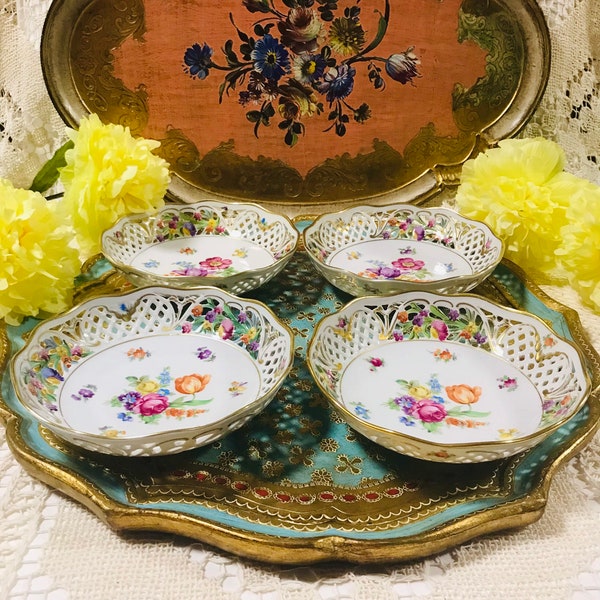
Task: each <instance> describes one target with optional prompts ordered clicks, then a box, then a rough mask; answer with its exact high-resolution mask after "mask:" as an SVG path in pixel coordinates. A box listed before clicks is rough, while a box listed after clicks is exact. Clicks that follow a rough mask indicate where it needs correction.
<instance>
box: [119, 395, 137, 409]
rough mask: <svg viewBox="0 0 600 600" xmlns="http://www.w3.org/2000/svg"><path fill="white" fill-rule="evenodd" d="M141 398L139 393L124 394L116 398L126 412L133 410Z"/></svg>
mask: <svg viewBox="0 0 600 600" xmlns="http://www.w3.org/2000/svg"><path fill="white" fill-rule="evenodd" d="M141 397H142V395H141V394H140V393H139V392H126V393H125V394H121V395H120V396H118V399H119V402H122V403H123V406H124V407H125V409H126V410H133V407H134V406H135V404H136V402H137V401H138V400H139V399H140V398H141Z"/></svg>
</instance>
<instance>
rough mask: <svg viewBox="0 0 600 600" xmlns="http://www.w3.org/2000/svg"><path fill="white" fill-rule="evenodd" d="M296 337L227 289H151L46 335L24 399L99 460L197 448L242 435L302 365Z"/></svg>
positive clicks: (39, 337)
mask: <svg viewBox="0 0 600 600" xmlns="http://www.w3.org/2000/svg"><path fill="white" fill-rule="evenodd" d="M292 355H293V335H292V333H291V331H290V330H289V328H288V327H287V326H285V325H284V324H282V323H281V322H279V321H278V319H277V318H276V317H275V316H274V314H273V313H272V312H271V311H270V310H269V309H268V308H267V307H265V306H264V305H263V304H261V303H259V302H256V301H251V300H245V299H240V298H236V297H235V296H232V295H231V294H228V293H227V292H224V291H222V290H219V289H217V288H212V287H206V288H201V289H197V290H171V289H168V288H158V287H156V288H143V289H138V290H136V291H134V292H131V293H129V294H126V295H116V296H108V297H101V298H97V299H94V300H90V301H87V302H85V303H83V304H81V305H80V306H79V307H76V308H74V309H73V310H71V311H70V312H68V313H67V314H65V315H64V316H61V317H58V318H54V319H51V320H48V321H45V322H43V323H41V324H40V325H38V326H37V328H36V329H34V331H33V332H32V334H31V336H30V337H29V338H28V340H27V343H26V344H25V346H24V348H23V349H22V350H20V351H19V352H18V353H17V354H16V355H15V356H14V358H13V359H12V362H11V376H12V381H13V385H14V389H15V392H16V395H17V398H18V399H19V401H20V402H21V404H22V405H23V407H24V408H25V409H26V410H28V411H29V412H30V413H32V414H33V416H34V417H35V418H36V419H37V420H38V421H39V422H40V423H41V424H42V425H44V426H45V427H47V428H48V429H49V430H51V431H52V432H54V433H55V434H56V435H58V436H60V437H61V438H63V439H64V440H66V441H68V442H70V443H72V444H75V445H77V446H80V447H82V448H85V449H87V450H92V451H96V452H103V453H107V454H114V455H121V456H153V455H161V454H172V453H176V452H181V451H184V450H189V449H192V448H196V447H198V446H202V445H205V444H208V443H210V442H212V441H214V440H217V439H219V438H221V437H223V436H225V435H227V434H228V433H229V432H231V431H233V430H235V429H237V428H239V427H240V426H242V425H243V424H244V423H245V422H247V421H248V420H249V419H250V418H252V417H253V416H255V415H256V414H258V413H259V412H260V411H262V410H263V409H264V408H265V406H267V404H268V403H269V402H270V401H271V400H272V398H273V397H274V395H275V393H276V392H277V390H278V389H279V387H280V386H281V384H282V382H283V380H284V378H285V377H286V375H287V373H288V371H289V369H290V368H291V366H292Z"/></svg>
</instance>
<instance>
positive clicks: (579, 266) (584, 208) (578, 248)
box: [557, 179, 600, 312]
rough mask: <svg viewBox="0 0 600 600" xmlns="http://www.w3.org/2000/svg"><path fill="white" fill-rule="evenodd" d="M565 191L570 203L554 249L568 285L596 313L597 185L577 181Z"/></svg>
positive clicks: (599, 305) (599, 287)
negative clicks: (559, 239)
mask: <svg viewBox="0 0 600 600" xmlns="http://www.w3.org/2000/svg"><path fill="white" fill-rule="evenodd" d="M577 181H578V186H577V188H576V189H573V186H572V187H571V189H570V190H569V191H568V193H569V194H570V198H571V202H570V204H569V208H568V209H567V222H566V224H565V225H564V226H563V227H562V229H561V237H562V240H563V241H562V244H561V246H560V248H559V249H558V250H557V255H558V256H559V257H560V260H561V263H562V266H563V269H564V271H565V272H566V273H567V277H568V280H569V284H570V285H571V287H572V288H573V289H574V290H576V291H577V293H578V294H579V296H580V298H581V300H582V301H583V302H584V303H585V304H587V305H588V306H590V307H591V308H592V309H594V310H595V311H596V312H600V188H599V187H598V186H597V185H594V184H593V183H591V182H588V181H585V180H581V179H579V180H577Z"/></svg>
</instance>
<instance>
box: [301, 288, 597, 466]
mask: <svg viewBox="0 0 600 600" xmlns="http://www.w3.org/2000/svg"><path fill="white" fill-rule="evenodd" d="M307 360H308V365H309V368H310V370H311V373H312V375H313V377H314V378H315V380H316V382H317V383H318V385H319V386H320V388H321V389H322V391H323V392H324V393H325V394H326V396H327V397H328V398H329V400H330V401H331V403H332V405H333V406H334V407H335V408H336V409H337V410H338V411H339V412H340V413H341V414H342V415H343V416H344V417H345V418H346V419H347V421H348V422H349V424H350V425H351V426H352V427H354V428H355V429H356V430H357V431H359V432H360V433H362V434H363V435H365V436H367V437H368V438H370V439H371V440H373V441H375V442H377V443H379V444H381V445H383V446H386V447H388V448H391V449H393V450H396V451H397V452H400V453H402V454H407V455H410V456H413V457H416V458H422V459H426V460H433V461H445V462H456V463H472V462H481V461H487V460H494V459H499V458H504V457H506V456H510V455H513V454H516V453H518V452H522V451H524V450H526V449H528V448H530V447H531V446H533V445H535V444H537V443H539V442H540V441H541V440H543V439H544V438H545V437H546V436H548V435H549V434H550V433H551V432H552V431H554V430H555V429H557V428H558V427H560V426H561V425H562V424H564V423H565V422H566V421H567V420H568V419H570V418H571V417H572V416H574V415H575V414H576V413H577V411H578V410H579V409H580V407H581V406H582V404H583V403H584V402H585V400H586V399H587V396H588V395H589V393H590V380H589V376H588V373H587V370H586V368H585V366H584V361H583V359H582V356H581V354H580V352H579V350H578V349H577V348H576V347H575V346H573V345H572V344H571V343H569V342H567V341H565V340H563V339H561V338H559V337H558V336H557V335H556V334H555V333H554V332H553V331H552V330H551V329H550V328H549V327H548V326H547V325H546V324H545V323H544V322H543V321H541V320H540V319H538V318H537V317H534V316H532V315H529V314H526V313H523V312H518V311H514V310H510V309H506V308H502V307H500V306H499V305H496V304H494V303H491V302H489V301H487V300H484V299H481V298H477V297H475V296H440V295H437V294H433V293H428V292H406V293H403V294H398V295H396V296H390V297H388V298H374V297H371V298H361V299H357V300H354V301H352V302H350V303H349V304H348V305H346V306H345V307H344V308H343V309H342V310H341V311H339V312H338V313H336V314H333V315H329V316H328V317H326V318H324V319H323V320H322V321H321V322H320V323H319V325H318V326H317V329H316V330H315V334H314V337H313V339H312V340H311V344H310V347H309V351H308V358H307Z"/></svg>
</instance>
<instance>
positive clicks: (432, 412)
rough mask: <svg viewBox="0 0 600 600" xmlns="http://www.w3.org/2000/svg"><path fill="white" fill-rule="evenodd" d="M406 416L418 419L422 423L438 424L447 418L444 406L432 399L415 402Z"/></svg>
mask: <svg viewBox="0 0 600 600" xmlns="http://www.w3.org/2000/svg"><path fill="white" fill-rule="evenodd" d="M408 414H410V415H411V416H413V417H415V418H417V419H420V420H421V421H423V423H439V422H440V421H443V420H444V419H445V418H446V417H447V416H448V413H447V412H446V409H445V408H444V405H443V404H441V403H439V402H436V401H435V400H432V399H426V400H419V401H418V402H415V403H414V404H412V406H411V408H410V410H409V412H408Z"/></svg>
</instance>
